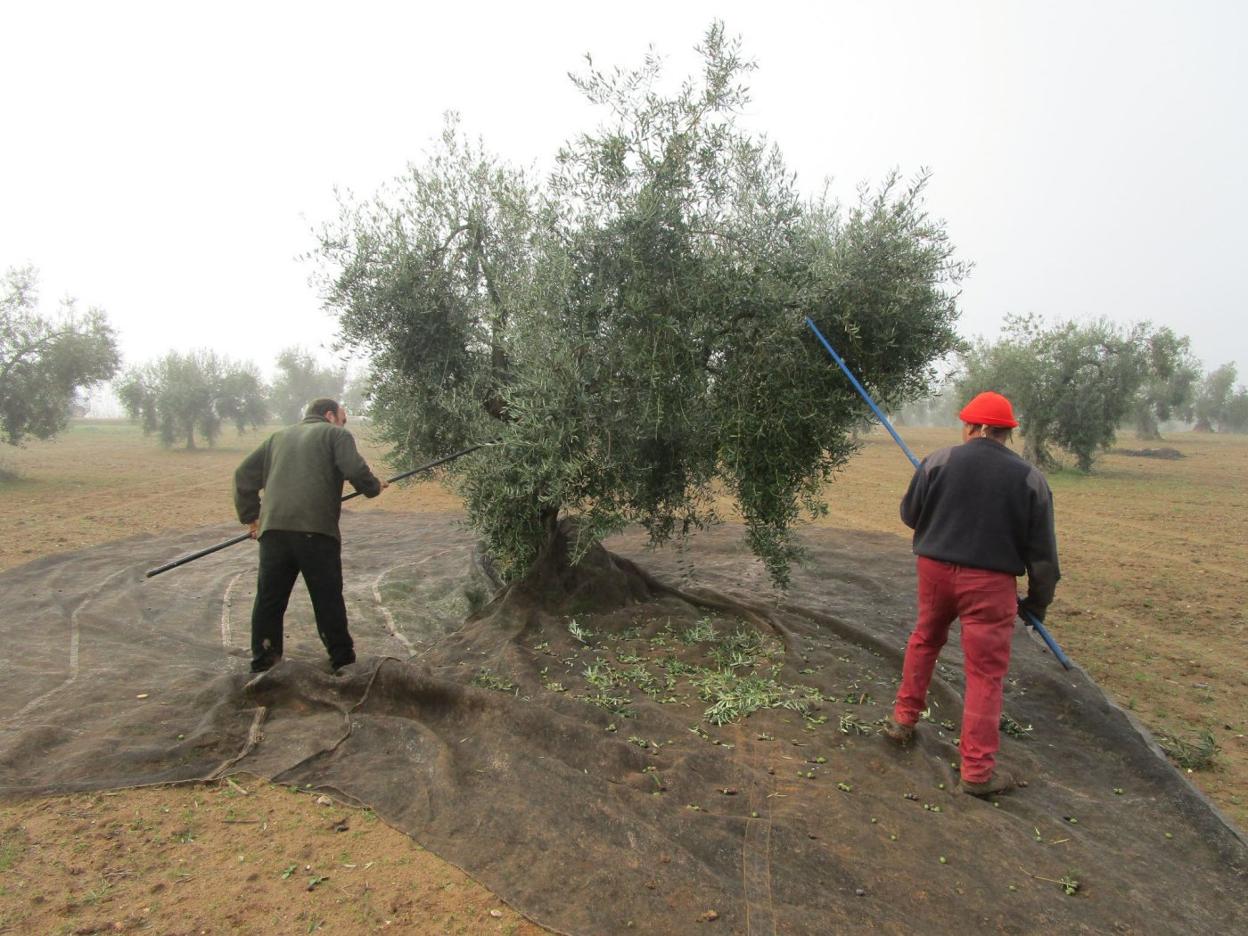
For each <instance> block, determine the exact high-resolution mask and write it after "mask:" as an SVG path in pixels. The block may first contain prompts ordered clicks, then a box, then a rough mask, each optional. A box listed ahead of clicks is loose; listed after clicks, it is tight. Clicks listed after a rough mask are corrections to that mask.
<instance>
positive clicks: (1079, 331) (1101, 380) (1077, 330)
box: [958, 316, 1178, 471]
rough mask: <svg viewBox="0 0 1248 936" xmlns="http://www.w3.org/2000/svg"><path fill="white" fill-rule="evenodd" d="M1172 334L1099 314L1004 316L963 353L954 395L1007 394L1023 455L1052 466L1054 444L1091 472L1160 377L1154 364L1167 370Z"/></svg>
mask: <svg viewBox="0 0 1248 936" xmlns="http://www.w3.org/2000/svg"><path fill="white" fill-rule="evenodd" d="M1158 335H1160V336H1161V337H1160V338H1158ZM1173 338H1174V336H1173V334H1172V333H1169V330H1168V329H1163V330H1162V331H1161V332H1154V331H1153V330H1152V328H1151V326H1149V325H1148V324H1147V323H1140V324H1137V325H1133V326H1132V327H1130V328H1127V329H1124V328H1121V327H1120V326H1117V325H1115V324H1114V323H1112V322H1109V321H1107V320H1104V319H1099V320H1096V321H1092V322H1088V323H1078V322H1058V323H1056V324H1054V325H1049V324H1047V323H1045V322H1044V320H1043V319H1041V318H1039V317H1036V316H1011V317H1007V319H1006V322H1005V327H1004V329H1003V331H1002V335H1001V338H1000V339H999V340H998V341H996V342H987V341H982V340H981V341H980V342H978V343H976V344H975V345H974V346H973V347H972V348H971V349H970V350H969V351H968V352H967V353H966V354H964V356H963V359H962V364H963V371H962V375H961V377H960V378H959V380H958V387H959V391H960V396H961V397H962V398H964V399H966V398H969V397H970V396H972V395H974V394H976V393H979V392H981V391H983V390H996V391H998V392H999V393H1003V394H1005V395H1006V396H1007V397H1009V398H1010V400H1011V402H1012V403H1013V404H1014V408H1015V412H1016V415H1017V417H1018V421H1019V431H1020V433H1021V434H1022V437H1023V454H1024V456H1025V457H1026V458H1027V459H1029V460H1030V461H1032V462H1033V463H1035V464H1037V465H1040V466H1042V467H1053V466H1055V465H1056V464H1057V460H1056V457H1055V455H1054V451H1053V449H1054V448H1055V447H1057V448H1062V449H1065V450H1066V451H1067V452H1069V453H1070V454H1071V455H1073V456H1074V457H1075V461H1076V463H1077V465H1078V467H1079V468H1080V470H1082V471H1089V470H1091V468H1092V465H1093V464H1094V462H1095V460H1096V456H1097V453H1098V452H1100V451H1102V450H1103V449H1106V448H1108V447H1109V446H1110V445H1112V444H1113V441H1114V438H1115V435H1116V432H1117V427H1118V426H1119V424H1120V423H1122V421H1123V420H1124V419H1125V418H1126V417H1127V416H1128V414H1130V413H1131V412H1132V407H1133V405H1134V403H1135V401H1136V399H1137V394H1138V393H1139V392H1140V390H1141V388H1142V387H1143V386H1144V384H1145V383H1146V381H1148V380H1149V379H1150V378H1151V377H1154V376H1158V371H1156V370H1154V367H1156V366H1158V364H1159V362H1160V363H1161V364H1162V365H1164V366H1165V368H1166V369H1167V371H1168V372H1170V371H1172V370H1173V367H1174V364H1173V361H1172V359H1171V357H1170V356H1169V350H1173V349H1174V348H1176V347H1178V344H1177V343H1176V342H1175V341H1174V340H1172V339H1173Z"/></svg>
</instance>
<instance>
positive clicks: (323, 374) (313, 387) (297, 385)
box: [269, 347, 347, 423]
mask: <svg viewBox="0 0 1248 936" xmlns="http://www.w3.org/2000/svg"><path fill="white" fill-rule="evenodd" d="M346 379H347V371H346V368H342V367H340V368H334V367H324V366H322V365H321V364H319V363H318V362H317V360H316V358H314V357H313V356H312V355H311V354H310V353H309V352H308V351H307V350H305V349H304V348H299V347H292V348H285V349H283V350H282V352H281V353H280V354H278V356H277V368H276V373H275V374H274V376H273V385H272V387H270V388H269V412H270V413H271V414H272V415H273V417H274V418H276V419H277V420H279V421H280V422H283V423H294V422H298V421H299V420H300V419H301V418H302V417H303V413H304V410H306V409H307V406H308V404H309V403H311V402H312V401H313V400H316V399H319V398H320V397H329V398H331V399H334V400H339V402H341V397H342V391H343V386H344V385H345V383H346Z"/></svg>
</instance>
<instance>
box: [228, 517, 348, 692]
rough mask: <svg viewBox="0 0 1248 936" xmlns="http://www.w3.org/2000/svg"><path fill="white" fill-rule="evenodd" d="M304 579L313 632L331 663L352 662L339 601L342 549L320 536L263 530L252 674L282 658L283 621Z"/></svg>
mask: <svg viewBox="0 0 1248 936" xmlns="http://www.w3.org/2000/svg"><path fill="white" fill-rule="evenodd" d="M300 574H302V575H303V583H304V584H305V585H306V586H307V587H308V596H309V597H310V598H311V599H312V610H313V611H314V612H315V613H316V632H317V634H319V635H320V638H321V643H323V644H324V645H325V649H326V650H327V651H329V659H330V662H331V663H332V664H333V665H334V666H335V667H338V666H345V665H346V664H348V663H353V662H355V645H354V644H353V642H352V640H351V634H350V632H349V631H348V630H347V605H346V602H344V601H343V600H342V544H341V543H340V542H339V541H338V540H336V539H334V537H332V536H324V535H323V534H320V533H296V532H293V531H290V530H267V531H265V533H264V535H263V536H261V537H260V572H259V576H258V578H257V581H256V603H255V605H254V606H253V607H252V610H251V669H252V672H257V673H258V672H260V671H262V670H266V669H268V668H269V667H271V666H272V665H273V664H274V663H276V662H277V661H278V660H279V659H281V656H282V618H283V616H284V615H285V614H286V605H287V603H288V602H289V601H290V591H291V589H292V588H294V586H295V579H296V578H298V577H299V575H300Z"/></svg>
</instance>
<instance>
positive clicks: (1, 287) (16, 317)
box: [0, 266, 121, 445]
mask: <svg viewBox="0 0 1248 936" xmlns="http://www.w3.org/2000/svg"><path fill="white" fill-rule="evenodd" d="M38 286H39V277H38V274H37V273H36V272H35V270H34V268H33V267H29V266H27V267H20V268H12V269H9V270H8V271H6V273H5V275H4V281H3V284H0V438H2V439H3V441H4V442H6V443H8V444H9V445H18V444H20V443H21V441H22V440H23V439H24V438H25V437H26V436H28V435H30V436H34V437H35V438H37V439H47V438H51V437H52V436H54V435H55V434H56V433H58V432H60V431H61V430H62V429H64V428H65V426H66V425H67V424H68V422H69V417H70V414H71V411H72V408H73V406H74V404H75V401H76V400H77V399H78V395H79V394H80V393H81V392H82V391H83V390H85V389H87V388H89V387H91V386H93V385H95V384H97V383H100V382H101V381H105V380H108V379H109V378H110V377H112V376H113V374H115V373H116V372H117V368H118V366H119V365H120V363H121V358H120V356H119V354H118V352H117V338H116V335H115V333H114V332H113V329H112V328H111V327H110V326H109V324H108V320H107V319H106V318H105V315H104V312H103V311H101V310H100V309H96V308H91V309H89V310H88V311H87V312H86V313H85V314H84V313H81V312H79V311H78V309H77V304H76V303H75V302H74V300H72V299H66V300H64V301H63V302H62V303H61V307H60V310H59V312H58V313H57V314H56V315H55V316H53V317H51V318H48V317H45V316H43V315H41V314H40V313H39V291H38Z"/></svg>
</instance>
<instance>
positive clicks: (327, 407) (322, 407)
mask: <svg viewBox="0 0 1248 936" xmlns="http://www.w3.org/2000/svg"><path fill="white" fill-rule="evenodd" d="M306 415H308V416H320V417H321V418H322V419H324V420H325V421H326V422H330V423H333V424H334V425H335V426H345V425H346V424H347V411H346V410H345V409H344V408H343V407H341V406H339V405H338V401H337V400H331V399H330V398H329V397H321V398H320V399H319V400H313V401H312V402H311V404H309V406H308V411H307V414H306Z"/></svg>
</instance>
